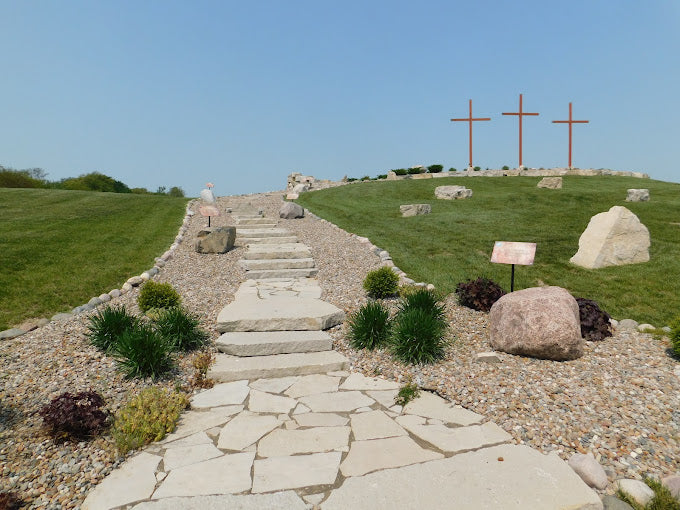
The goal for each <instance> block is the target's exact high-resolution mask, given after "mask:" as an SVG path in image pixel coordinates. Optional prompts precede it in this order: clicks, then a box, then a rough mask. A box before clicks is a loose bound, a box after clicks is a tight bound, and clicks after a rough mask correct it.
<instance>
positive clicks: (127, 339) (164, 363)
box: [112, 323, 174, 379]
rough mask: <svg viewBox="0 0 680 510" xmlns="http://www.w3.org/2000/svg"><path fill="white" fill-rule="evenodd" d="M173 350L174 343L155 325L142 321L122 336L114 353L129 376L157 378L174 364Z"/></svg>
mask: <svg viewBox="0 0 680 510" xmlns="http://www.w3.org/2000/svg"><path fill="white" fill-rule="evenodd" d="M171 351H172V344H171V343H170V342H169V341H168V340H167V339H166V338H165V337H164V336H162V335H161V334H160V333H159V332H158V331H156V330H155V329H154V328H153V326H151V325H149V324H144V323H140V324H139V325H138V326H137V327H136V328H134V329H131V330H129V331H125V332H124V333H123V334H122V335H121V336H120V338H119V339H118V341H117V342H116V343H115V344H114V347H113V349H112V354H113V356H114V358H115V359H116V361H118V365H119V367H120V369H121V370H122V371H123V372H124V373H125V375H126V376H127V377H128V378H132V377H151V378H152V379H157V378H158V377H160V376H161V375H163V374H165V373H166V372H168V371H169V370H170V369H171V368H172V367H173V366H174V361H173V359H172V357H171V356H170V353H171Z"/></svg>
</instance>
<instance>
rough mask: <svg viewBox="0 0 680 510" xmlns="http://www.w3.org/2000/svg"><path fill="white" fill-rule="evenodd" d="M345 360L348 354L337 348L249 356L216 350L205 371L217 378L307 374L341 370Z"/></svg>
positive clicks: (209, 375)
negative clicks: (230, 354) (212, 362)
mask: <svg viewBox="0 0 680 510" xmlns="http://www.w3.org/2000/svg"><path fill="white" fill-rule="evenodd" d="M347 364H348V362H347V358H345V357H344V356H343V355H342V354H340V353H339V352H336V351H321V352H294V353H291V354H274V355H272V356H252V357H249V358H239V357H234V356H229V355H228V354H218V355H217V356H216V360H215V364H214V365H213V366H212V367H211V369H210V370H209V371H208V377H210V378H212V379H214V380H217V381H234V380H238V379H243V378H246V379H260V378H262V377H287V376H290V375H309V374H318V373H325V372H328V371H329V370H340V369H342V368H344V367H346V366H347Z"/></svg>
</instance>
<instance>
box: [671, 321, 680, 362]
mask: <svg viewBox="0 0 680 510" xmlns="http://www.w3.org/2000/svg"><path fill="white" fill-rule="evenodd" d="M670 338H671V350H672V351H673V354H675V355H676V356H677V357H678V358H680V317H676V319H675V320H674V321H673V323H672V324H671V333H670Z"/></svg>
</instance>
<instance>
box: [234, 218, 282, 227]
mask: <svg viewBox="0 0 680 510" xmlns="http://www.w3.org/2000/svg"><path fill="white" fill-rule="evenodd" d="M272 223H273V224H274V225H276V220H274V219H272V218H265V217H261V216H258V217H256V218H245V217H243V216H239V217H238V218H236V224H237V225H253V226H254V225H269V224H272Z"/></svg>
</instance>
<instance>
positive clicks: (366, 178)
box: [361, 175, 371, 181]
mask: <svg viewBox="0 0 680 510" xmlns="http://www.w3.org/2000/svg"><path fill="white" fill-rule="evenodd" d="M361 180H362V181H370V180H371V178H370V177H369V176H368V175H364V176H363V177H362V178H361Z"/></svg>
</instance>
